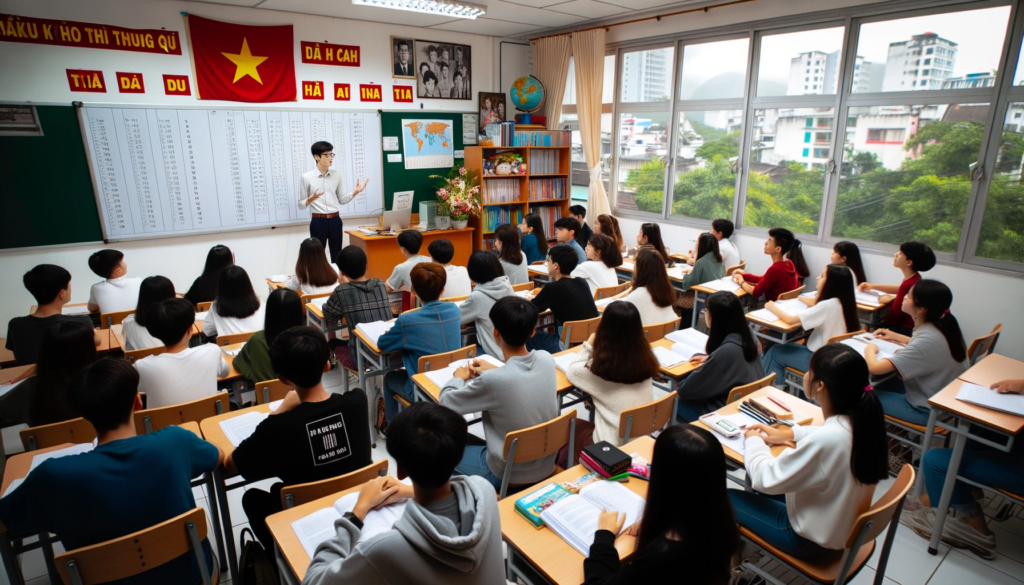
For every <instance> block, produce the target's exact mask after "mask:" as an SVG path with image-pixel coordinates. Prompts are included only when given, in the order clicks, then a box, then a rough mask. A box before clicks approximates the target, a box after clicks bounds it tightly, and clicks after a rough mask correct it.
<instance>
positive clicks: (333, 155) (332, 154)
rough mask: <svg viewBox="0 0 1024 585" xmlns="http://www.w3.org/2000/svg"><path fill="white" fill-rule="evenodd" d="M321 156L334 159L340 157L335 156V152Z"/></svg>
mask: <svg viewBox="0 0 1024 585" xmlns="http://www.w3.org/2000/svg"><path fill="white" fill-rule="evenodd" d="M320 156H326V157H327V158H334V157H336V156H338V155H336V154H334V153H333V152H325V153H324V154H321V155H320Z"/></svg>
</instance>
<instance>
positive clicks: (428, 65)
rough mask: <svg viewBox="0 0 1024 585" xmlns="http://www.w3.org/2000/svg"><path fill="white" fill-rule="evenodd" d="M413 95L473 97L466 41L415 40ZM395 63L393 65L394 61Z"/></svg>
mask: <svg viewBox="0 0 1024 585" xmlns="http://www.w3.org/2000/svg"><path fill="white" fill-rule="evenodd" d="M415 48H416V51H415V53H414V55H415V60H414V61H415V63H416V97H419V98H424V99H450V100H468V99H473V96H472V92H471V91H470V76H471V75H472V64H471V61H470V46H469V45H453V44H451V43H440V42H437V41H422V40H418V39H417V40H416V47H415ZM396 67H397V65H396Z"/></svg>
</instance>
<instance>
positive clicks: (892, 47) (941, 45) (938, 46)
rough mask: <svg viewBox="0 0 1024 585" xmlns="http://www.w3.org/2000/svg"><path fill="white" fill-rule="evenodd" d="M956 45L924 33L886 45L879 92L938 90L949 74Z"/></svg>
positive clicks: (954, 56)
mask: <svg viewBox="0 0 1024 585" xmlns="http://www.w3.org/2000/svg"><path fill="white" fill-rule="evenodd" d="M956 53H957V44H956V43H954V42H953V41H950V40H947V39H944V38H942V37H940V36H939V35H937V34H935V33H932V32H926V33H924V34H919V35H914V36H912V37H910V40H907V41H898V42H895V43H889V57H888V59H886V62H885V80H884V81H883V82H882V91H916V90H928V89H942V84H943V82H944V81H945V80H947V79H949V77H950V76H952V74H953V65H955V64H956Z"/></svg>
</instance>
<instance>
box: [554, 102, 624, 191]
mask: <svg viewBox="0 0 1024 585" xmlns="http://www.w3.org/2000/svg"><path fill="white" fill-rule="evenodd" d="M558 127H559V128H561V129H562V130H569V131H570V132H572V150H571V157H570V161H571V165H572V166H571V171H570V175H569V184H570V185H571V186H572V200H573V203H581V202H582V203H585V202H586V201H587V193H588V192H589V187H590V172H589V170H588V167H587V159H586V157H585V156H584V155H583V140H582V138H581V135H580V122H579V116H578V115H577V114H568V113H565V112H562V116H561V118H559V121H558ZM611 154H612V115H611V114H601V182H602V183H603V184H604V192H605V193H611V191H612V188H611V173H612V168H611V162H612V156H611Z"/></svg>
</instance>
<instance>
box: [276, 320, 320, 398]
mask: <svg viewBox="0 0 1024 585" xmlns="http://www.w3.org/2000/svg"><path fill="white" fill-rule="evenodd" d="M269 354H270V365H271V366H272V367H273V368H274V373H275V374H277V377H278V378H284V379H286V380H288V381H289V382H291V383H292V384H295V385H296V386H298V387H299V388H303V389H305V388H312V387H313V386H316V385H317V384H319V383H320V379H321V378H323V375H324V364H326V363H327V360H329V359H331V348H330V347H328V346H327V338H326V337H324V334H323V333H322V332H320V331H318V330H316V329H313V328H312V327H310V326H308V325H299V326H298V327H292V328H291V329H285V330H284V331H282V332H281V334H280V335H278V336H277V339H275V340H274V343H273V345H271V346H270V352H269Z"/></svg>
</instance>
